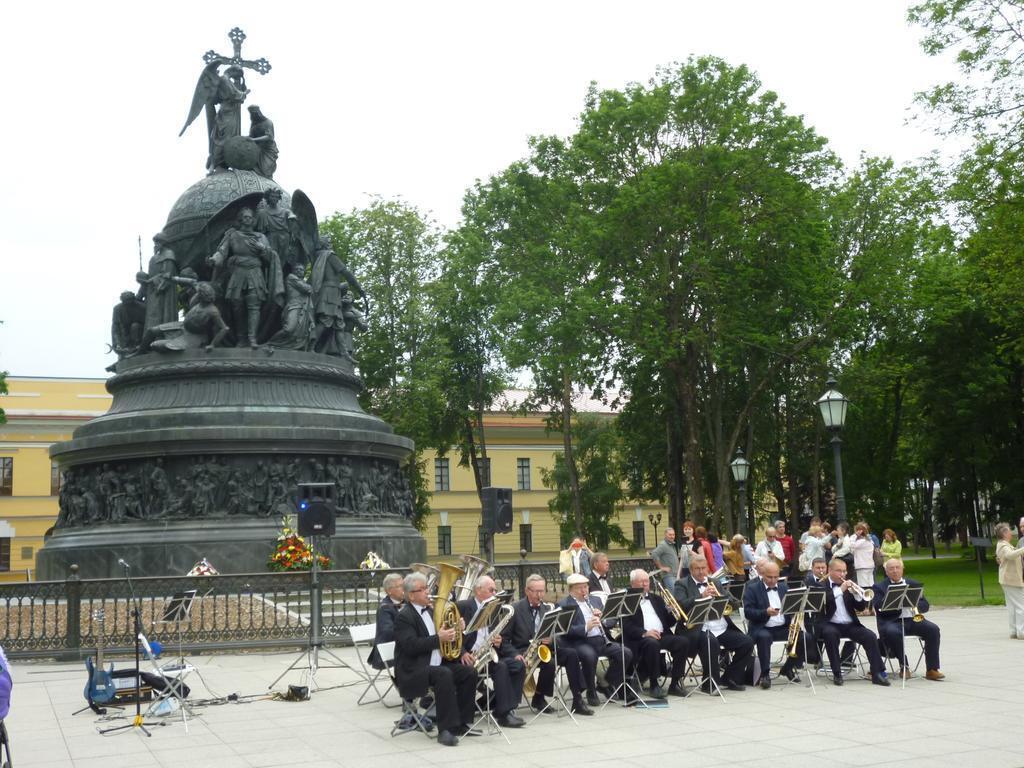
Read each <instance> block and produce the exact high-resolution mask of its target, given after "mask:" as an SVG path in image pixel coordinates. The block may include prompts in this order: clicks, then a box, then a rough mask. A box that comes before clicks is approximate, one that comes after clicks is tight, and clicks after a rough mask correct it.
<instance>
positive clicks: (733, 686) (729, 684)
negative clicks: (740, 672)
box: [725, 680, 747, 691]
mask: <svg viewBox="0 0 1024 768" xmlns="http://www.w3.org/2000/svg"><path fill="white" fill-rule="evenodd" d="M725 687H726V688H728V689H729V690H730V691H745V690H747V686H745V685H743V684H741V683H737V682H735V681H734V680H726V681H725Z"/></svg>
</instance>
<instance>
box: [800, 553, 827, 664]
mask: <svg viewBox="0 0 1024 768" xmlns="http://www.w3.org/2000/svg"><path fill="white" fill-rule="evenodd" d="M804 584H805V585H806V586H807V588H808V589H817V590H821V591H824V590H825V585H826V584H828V561H827V560H826V559H825V558H823V557H816V558H814V560H812V561H811V570H809V571H808V572H807V575H806V576H804ZM820 621H824V616H822V614H820V613H805V614H804V629H806V630H807V635H808V637H810V638H811V640H812V642H811V643H810V645H808V646H807V648H806V649H805V651H806V653H807V661H809V662H810V663H811V664H817V663H818V662H819V661H821V654H820V653H819V652H818V643H817V641H816V639H815V638H817V637H818V622H820Z"/></svg>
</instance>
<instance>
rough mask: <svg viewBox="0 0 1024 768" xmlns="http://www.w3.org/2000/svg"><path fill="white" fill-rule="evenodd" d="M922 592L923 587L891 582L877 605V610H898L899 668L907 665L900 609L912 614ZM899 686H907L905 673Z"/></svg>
mask: <svg viewBox="0 0 1024 768" xmlns="http://www.w3.org/2000/svg"><path fill="white" fill-rule="evenodd" d="M923 594H924V587H911V586H910V585H909V584H892V585H890V586H889V589H888V590H886V592H885V597H883V598H882V605H881V606H880V607H879V609H878V610H879V612H880V613H881V612H882V611H900V612H901V615H900V619H899V624H900V637H901V638H902V640H903V642H902V645H903V654H904V658H902V659H900V660H899V663H900V669H901V670H902V669H903V668H904V667H907V666H908V665H907V663H906V658H905V657H906V647H907V632H906V629H907V628H906V626H905V625H904V623H903V622H904V619H905V618H909V617H904V616H903V615H902V611H903V610H904V609H906V610H909V611H910V612H911V615H913V611H914V609H915V608H916V607H917V604H918V602H919V601H920V600H921V596H922V595H923ZM900 679H901V685H900V687H901V688H904V689H905V688H906V687H907V678H906V676H905V675H902V674H901V675H900Z"/></svg>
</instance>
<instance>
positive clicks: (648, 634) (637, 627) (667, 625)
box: [622, 568, 697, 699]
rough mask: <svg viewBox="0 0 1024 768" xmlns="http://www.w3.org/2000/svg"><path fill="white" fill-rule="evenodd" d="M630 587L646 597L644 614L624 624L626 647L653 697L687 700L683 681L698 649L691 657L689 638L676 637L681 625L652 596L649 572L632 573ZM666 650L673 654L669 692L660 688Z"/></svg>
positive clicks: (657, 597)
mask: <svg viewBox="0 0 1024 768" xmlns="http://www.w3.org/2000/svg"><path fill="white" fill-rule="evenodd" d="M629 587H630V592H643V594H644V597H643V599H642V600H641V601H640V610H639V611H637V612H636V613H634V614H633V615H632V616H627V617H626V618H625V619H624V620H623V622H622V635H623V637H624V638H625V641H626V647H627V648H629V650H631V651H632V652H633V658H634V659H636V660H637V668H638V669H639V671H640V675H641V676H643V675H644V674H646V675H647V679H648V681H649V682H650V688H649V690H650V693H651V696H653V697H654V698H656V699H664V698H665V697H666V696H667V695H668V694H672V695H673V696H685V695H686V691H685V690H684V688H683V682H682V681H683V675H684V674H685V673H686V659H687V658H688V657H689V656H691V655H694V654H696V652H697V651H696V649H693V651H692V653H691V649H690V641H689V640H688V639H687V638H686V637H685V636H683V635H677V634H676V633H675V630H674V627H675V625H676V624H677V621H676V619H675V618H674V617H673V616H672V614H670V613H669V611H668V607H667V606H666V605H665V601H664V600H662V598H661V596H659V595H654V594H651V578H650V576H649V575H648V574H647V571H645V570H643V569H642V568H637V569H636V570H635V571H633V572H631V573H630V574H629ZM663 650H665V651H668V652H669V653H671V654H672V674H671V682H670V683H669V687H668V690H667V691H666V690H665V689H664V688H662V687H661V686H660V685H658V678H659V677H661V652H662V651H663Z"/></svg>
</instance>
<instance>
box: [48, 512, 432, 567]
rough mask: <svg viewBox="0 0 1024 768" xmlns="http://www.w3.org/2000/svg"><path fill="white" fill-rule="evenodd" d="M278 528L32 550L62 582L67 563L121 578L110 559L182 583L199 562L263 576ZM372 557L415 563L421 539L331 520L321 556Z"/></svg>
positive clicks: (143, 528) (136, 526) (258, 525)
mask: <svg viewBox="0 0 1024 768" xmlns="http://www.w3.org/2000/svg"><path fill="white" fill-rule="evenodd" d="M279 528H280V525H279V524H277V523H275V522H274V521H272V520H249V519H245V520H243V519H238V520H230V519H223V520H204V521H201V522H198V521H197V522H191V521H189V522H186V521H180V520H178V521H167V522H164V523H153V522H138V523H125V524H121V525H116V526H113V525H97V526H92V527H89V528H86V529H80V530H66V531H58V532H57V533H56V534H55V535H53V536H52V537H51V538H50V539H49V540H48V541H47V542H46V547H45V548H44V549H43V550H41V551H40V553H39V559H38V561H37V564H36V565H37V568H38V575H39V578H40V579H41V580H44V581H50V580H59V579H63V578H66V577H67V575H68V572H69V571H68V569H69V567H70V566H71V565H72V564H75V565H78V566H79V568H80V573H82V574H83V575H85V574H88V577H89V578H117V577H120V576H123V575H124V568H122V567H121V566H120V565H118V562H117V561H118V560H119V559H120V560H124V561H125V562H127V563H129V564H130V565H131V573H132V576H175V575H178V576H183V575H185V574H186V573H187V572H188V571H189V569H191V568H192V566H194V565H195V564H196V563H197V562H198V561H199V560H201V559H203V558H206V559H207V560H208V561H209V562H210V564H211V565H212V566H213V567H214V568H216V569H217V570H218V571H219V572H220V573H265V572H266V571H267V570H269V569H268V568H267V562H268V561H269V559H270V555H271V554H272V553H273V552H274V548H275V544H276V541H277V536H278V533H279ZM370 551H372V552H376V553H377V554H378V555H380V556H381V558H382V559H383V560H384V561H385V562H387V563H390V564H392V565H395V566H404V565H408V564H409V563H414V562H421V561H423V560H424V559H425V557H426V543H425V542H424V540H423V537H422V536H420V534H419V533H417V532H416V530H415V529H413V528H412V526H410V525H409V524H408V523H405V522H401V521H397V520H374V521H360V520H340V519H339V520H338V521H337V535H336V536H334V537H332V538H331V539H330V541H329V546H328V548H327V552H326V554H328V555H330V557H331V560H332V562H334V563H343V564H346V565H347V566H348V567H351V563H358V562H360V561H361V560H363V559H364V558H365V557H366V553H367V552H370Z"/></svg>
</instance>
